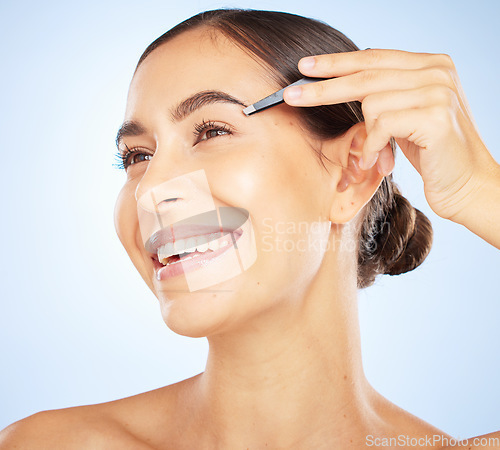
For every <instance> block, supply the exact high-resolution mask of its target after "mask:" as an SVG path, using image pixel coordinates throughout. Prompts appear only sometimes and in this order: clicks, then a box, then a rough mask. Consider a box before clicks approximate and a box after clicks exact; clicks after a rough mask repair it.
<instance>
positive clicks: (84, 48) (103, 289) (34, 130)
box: [0, 0, 500, 438]
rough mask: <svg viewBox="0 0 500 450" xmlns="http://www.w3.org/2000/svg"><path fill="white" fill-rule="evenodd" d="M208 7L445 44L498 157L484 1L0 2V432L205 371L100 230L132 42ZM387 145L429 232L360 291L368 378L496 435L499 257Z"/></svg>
mask: <svg viewBox="0 0 500 450" xmlns="http://www.w3.org/2000/svg"><path fill="white" fill-rule="evenodd" d="M220 6H233V7H235V6H239V7H251V8H257V9H259V8H261V9H273V10H281V11H288V12H293V13H297V14H302V15H306V16H310V17H315V18H318V19H322V20H324V21H326V22H328V23H329V24H331V25H332V26H334V27H336V28H338V29H339V30H340V31H342V32H343V33H345V34H346V35H347V36H348V37H350V38H351V39H352V40H353V41H354V42H355V43H356V44H357V45H358V46H359V47H360V48H366V47H372V48H395V49H401V50H407V51H414V52H431V53H447V54H449V55H451V56H452V58H453V60H454V62H455V65H456V67H457V70H458V73H459V76H460V79H461V82H462V85H463V88H464V91H465V93H466V95H467V98H468V101H469V103H470V106H471V109H472V112H473V114H474V117H475V120H476V122H477V124H478V126H479V129H480V132H481V136H482V138H483V140H484V142H485V143H486V145H487V146H488V147H489V148H490V150H491V152H492V153H493V155H494V156H495V158H496V159H497V161H500V150H499V148H498V145H497V133H498V123H497V122H498V107H497V105H498V102H499V100H500V89H499V87H498V80H499V79H500V65H499V59H498V43H499V31H498V29H499V28H498V17H499V15H500V14H499V13H500V7H499V3H498V2H496V1H478V2H476V3H475V4H474V5H473V4H472V2H466V1H435V0H434V1H420V2H418V3H415V2H402V1H385V2H372V1H361V2H360V1H333V0H329V1H328V2H326V1H319V0H309V1H307V2H299V1H278V0H276V1H272V0H267V1H252V2H250V1H242V2H224V3H222V2H217V1H201V0H200V1H186V2H179V3H177V2H175V3H174V2H169V1H145V2H142V3H141V4H139V2H137V1H134V2H132V1H99V2H97V1H87V2H79V3H76V2H53V1H46V2H43V3H42V2H34V1H27V2H26V1H24V2H14V1H5V0H4V1H2V2H1V3H0V22H1V26H0V42H1V44H0V48H1V50H0V51H1V54H0V61H1V64H2V70H1V71H0V87H1V91H2V92H1V105H2V108H1V110H0V127H1V130H0V131H1V139H0V145H1V148H2V150H1V155H2V167H1V176H0V183H1V193H2V200H3V202H2V203H3V205H4V206H3V208H2V213H1V221H0V236H1V240H2V243H1V249H2V253H3V254H2V258H1V262H0V264H1V267H0V269H1V272H0V277H1V278H0V279H1V285H0V286H1V287H0V289H1V291H0V292H1V293H0V296H1V303H0V354H1V360H0V361H1V367H0V428H4V427H5V426H6V425H8V424H9V423H12V422H14V421H16V420H18V419H21V418H23V417H26V416H28V415H31V414H33V413H35V412H37V411H42V410H48V409H56V408H65V407H70V406H77V405H85V404H93V403H100V402H105V401H110V400H114V399H118V398H122V397H126V396H130V395H133V394H137V393H140V392H145V391H148V390H151V389H155V388H158V387H160V386H164V385H167V384H170V383H173V382H176V381H179V380H182V379H184V378H187V377H190V376H192V375H194V374H196V373H199V372H201V371H203V369H204V364H205V357H206V353H207V344H206V341H205V340H204V339H191V338H186V337H182V336H178V335H175V334H174V333H173V332H171V331H170V330H169V329H168V328H167V327H166V326H165V325H164V323H163V321H162V318H161V315H160V310H159V307H158V305H157V300H156V298H155V297H154V296H153V295H152V293H151V292H150V291H149V289H148V288H147V286H146V285H145V284H144V282H143V281H142V279H141V278H140V276H139V274H138V273H137V272H136V270H135V268H134V267H133V265H132V263H131V262H130V260H129V258H128V256H127V254H126V252H125V250H124V249H123V248H122V247H121V244H120V243H119V241H118V238H117V237H116V235H115V231H114V225H113V209H114V203H115V199H116V196H117V194H118V191H119V190H120V188H121V185H122V184H123V181H124V177H125V175H124V173H121V172H119V171H118V170H117V169H115V168H113V167H112V163H113V153H114V137H115V134H116V131H117V129H118V127H119V125H120V123H121V121H122V119H123V114H124V110H125V101H126V95H127V89H128V85H129V82H130V79H131V76H132V73H133V70H134V68H135V64H136V63H137V60H138V58H139V56H140V54H141V53H142V51H143V50H144V49H145V48H146V46H147V45H148V44H149V43H150V42H151V41H152V40H154V39H155V38H156V37H158V36H159V35H160V34H162V33H163V32H164V31H166V30H167V29H169V28H170V27H172V26H173V25H175V24H176V23H178V22H180V21H181V20H183V19H185V18H187V17H189V16H191V15H193V14H195V13H197V12H199V11H201V10H205V9H212V8H216V7H220ZM398 152H399V153H398V156H397V161H396V162H397V164H396V169H395V172H394V176H395V180H396V182H397V183H398V184H399V185H400V187H401V188H402V191H403V193H404V194H405V195H406V196H407V197H408V198H409V199H410V201H411V202H412V203H413V205H414V206H415V207H417V208H419V209H421V210H422V211H423V212H424V213H425V214H427V215H428V217H429V218H430V219H431V221H432V224H433V226H434V230H435V243H434V246H433V249H432V251H431V253H430V255H429V257H428V258H427V260H426V262H425V263H424V264H423V265H422V266H421V267H419V268H418V269H417V270H415V271H413V272H411V273H408V274H405V275H402V276H398V277H388V276H386V277H382V278H379V280H378V281H377V283H376V285H375V286H373V287H371V288H369V289H368V290H366V291H362V292H360V320H361V332H362V343H363V359H364V363H365V371H366V374H367V377H368V379H369V381H370V382H371V383H372V384H373V386H374V387H375V388H376V389H378V390H379V391H380V392H381V393H382V394H383V395H384V396H386V397H387V398H388V399H389V400H391V401H393V402H394V403H396V404H397V405H399V406H401V407H403V408H405V409H407V410H408V411H410V412H411V413H413V414H415V415H417V416H419V417H421V418H422V419H424V420H426V421H428V422H430V423H432V424H433V425H435V426H437V427H438V428H441V429H442V430H444V431H446V432H448V433H451V434H452V435H454V436H455V437H461V438H465V437H470V436H475V435H479V434H484V433H487V432H491V431H495V430H498V429H500V419H499V418H500V386H499V384H498V379H499V377H498V375H499V372H500V357H499V356H498V343H499V340H500V330H499V326H498V322H499V317H500V295H499V293H498V278H499V274H500V270H499V269H500V252H499V251H498V250H496V249H494V248H493V247H491V246H490V245H488V244H486V243H485V242H484V241H482V240H481V239H480V238H479V237H477V236H475V235H473V234H472V233H471V232H469V231H468V230H467V229H466V228H464V227H463V226H461V225H457V224H454V223H451V222H448V221H445V220H443V219H441V218H439V217H438V216H437V215H436V214H434V213H433V212H432V210H431V209H430V208H429V207H428V205H427V203H426V200H425V197H424V194H423V189H422V182H421V178H420V177H419V175H418V173H417V172H416V171H415V170H414V169H413V167H412V166H411V164H410V163H409V162H408V161H407V160H406V159H405V157H404V155H403V154H402V153H401V152H400V151H399V150H398Z"/></svg>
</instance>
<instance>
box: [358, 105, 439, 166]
mask: <svg viewBox="0 0 500 450" xmlns="http://www.w3.org/2000/svg"><path fill="white" fill-rule="evenodd" d="M447 120H448V119H447V117H446V112H445V110H444V109H443V108H441V107H439V106H430V107H428V108H421V109H406V110H401V111H390V112H385V113H382V114H381V115H380V116H379V117H378V118H377V120H376V121H375V124H374V125H373V128H372V130H371V131H370V133H369V134H368V135H367V137H366V140H365V143H364V145H363V154H362V157H361V160H360V164H359V166H360V167H361V168H362V169H364V170H367V169H369V168H370V167H373V165H374V164H375V163H376V161H377V159H378V156H379V153H380V151H381V150H382V149H383V148H384V147H385V146H386V145H387V143H388V142H389V140H390V138H391V137H395V138H404V139H406V140H408V141H410V142H414V143H415V144H416V145H418V146H419V147H420V148H422V149H426V148H428V147H429V146H431V145H432V142H431V140H430V136H434V139H436V136H435V135H436V132H435V131H436V130H439V132H445V128H446V127H447V123H446V122H447ZM410 162H411V163H412V164H413V163H414V161H410Z"/></svg>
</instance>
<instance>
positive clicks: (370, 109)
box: [361, 94, 377, 118]
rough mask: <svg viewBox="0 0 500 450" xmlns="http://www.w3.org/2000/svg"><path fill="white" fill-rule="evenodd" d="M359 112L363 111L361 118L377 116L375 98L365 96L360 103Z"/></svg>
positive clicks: (373, 96)
mask: <svg viewBox="0 0 500 450" xmlns="http://www.w3.org/2000/svg"><path fill="white" fill-rule="evenodd" d="M361 110H362V111H363V116H365V118H366V117H374V116H376V115H377V97H376V96H375V95H374V94H372V95H367V96H366V97H365V98H364V99H363V101H362V102H361Z"/></svg>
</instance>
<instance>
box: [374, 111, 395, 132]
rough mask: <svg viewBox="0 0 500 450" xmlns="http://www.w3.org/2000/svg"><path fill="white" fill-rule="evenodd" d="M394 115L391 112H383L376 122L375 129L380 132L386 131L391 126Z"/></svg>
mask: <svg viewBox="0 0 500 450" xmlns="http://www.w3.org/2000/svg"><path fill="white" fill-rule="evenodd" d="M391 122H392V114H391V113H390V112H383V113H381V114H380V115H379V116H378V117H377V120H376V121H375V128H377V129H378V130H385V129H387V128H389V127H390V126H391Z"/></svg>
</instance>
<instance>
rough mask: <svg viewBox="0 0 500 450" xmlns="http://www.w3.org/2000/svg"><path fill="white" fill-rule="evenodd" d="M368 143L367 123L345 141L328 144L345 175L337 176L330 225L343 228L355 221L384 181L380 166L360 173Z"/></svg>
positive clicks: (352, 129)
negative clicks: (361, 161)
mask: <svg viewBox="0 0 500 450" xmlns="http://www.w3.org/2000/svg"><path fill="white" fill-rule="evenodd" d="M365 140H366V127H365V123H364V122H360V123H357V124H356V125H354V126H352V127H351V128H350V129H349V130H348V131H347V132H346V133H345V134H344V135H343V136H342V137H340V138H337V139H333V140H332V141H329V142H328V143H325V144H324V147H325V146H330V145H331V146H333V147H334V148H331V149H330V151H329V152H328V153H330V154H331V155H332V157H334V158H335V159H336V160H337V162H338V166H341V174H340V177H338V175H337V178H336V180H335V184H334V186H333V187H334V188H335V189H334V191H333V192H332V197H331V199H332V200H331V207H330V221H331V222H333V223H340V224H343V223H347V222H349V221H350V220H351V219H353V218H354V217H355V216H356V214H357V213H358V212H359V211H360V210H361V209H362V208H363V206H365V205H366V204H367V203H368V202H369V201H370V200H371V198H372V197H373V195H374V194H375V192H376V191H377V189H378V187H379V186H380V183H381V182H382V180H383V178H384V177H383V176H382V175H381V174H380V173H379V172H378V169H377V165H376V164H375V165H374V166H373V167H371V168H370V169H368V170H362V169H360V167H359V160H360V158H361V156H362V154H363V145H364V143H365ZM325 150H326V149H325ZM338 166H337V167H338ZM337 174H338V172H337ZM337 180H338V181H337Z"/></svg>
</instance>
